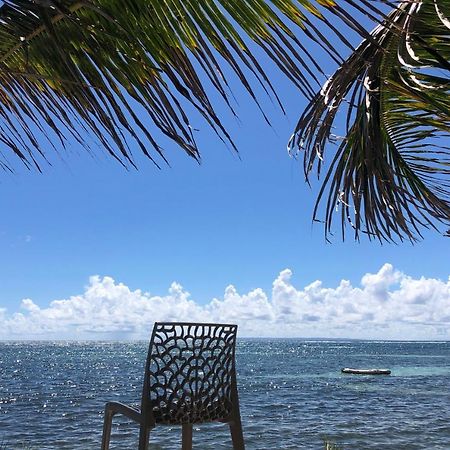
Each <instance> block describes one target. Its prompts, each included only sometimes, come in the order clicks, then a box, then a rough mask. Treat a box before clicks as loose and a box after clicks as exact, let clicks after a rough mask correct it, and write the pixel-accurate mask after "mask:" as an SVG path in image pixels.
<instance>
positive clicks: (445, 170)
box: [291, 0, 450, 241]
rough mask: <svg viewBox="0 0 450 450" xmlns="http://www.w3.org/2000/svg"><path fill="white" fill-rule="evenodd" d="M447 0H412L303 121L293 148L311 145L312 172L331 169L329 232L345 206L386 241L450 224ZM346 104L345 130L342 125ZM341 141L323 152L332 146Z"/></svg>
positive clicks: (324, 192) (351, 220) (324, 195)
mask: <svg viewBox="0 0 450 450" xmlns="http://www.w3.org/2000/svg"><path fill="white" fill-rule="evenodd" d="M449 6H450V5H449V3H448V2H446V1H444V0H424V1H418V2H409V1H408V2H403V3H402V4H400V5H399V6H398V8H396V9H394V10H393V12H392V13H391V14H390V16H389V18H387V19H386V21H385V22H384V24H383V25H381V26H378V27H377V28H376V29H375V30H374V32H373V33H372V39H366V40H365V41H364V42H363V43H362V44H361V45H360V46H359V47H358V48H357V49H356V50H355V51H354V52H353V54H352V55H351V56H350V57H349V58H348V59H347V60H346V61H345V62H344V63H343V64H342V66H341V67H340V68H339V69H338V70H337V72H336V73H335V74H334V75H333V76H332V77H331V78H330V79H329V80H328V82H327V83H326V84H325V85H324V86H323V88H322V90H321V91H320V92H319V93H318V94H316V95H315V97H314V98H313V99H312V100H311V102H310V104H309V106H308V107H307V109H306V110H305V112H304V114H303V115H302V117H301V118H300V120H299V123H298V125H297V128H296V131H295V134H294V137H293V139H292V143H291V144H292V147H296V148H297V151H300V150H305V154H304V171H305V175H306V177H307V178H309V177H310V174H311V171H312V170H313V168H314V167H317V169H318V175H320V173H321V170H322V169H323V168H324V167H325V169H326V175H325V179H324V182H323V184H322V187H321V189H320V192H319V197H318V199H317V203H316V207H315V210H314V218H315V219H316V220H319V213H320V211H322V209H321V205H322V204H323V203H324V219H323V221H324V223H325V233H326V235H327V236H328V235H329V234H330V233H331V232H332V223H333V221H334V217H335V215H336V214H339V217H340V223H341V232H342V237H344V235H345V230H346V227H347V226H348V224H350V225H351V227H352V229H353V230H354V233H355V238H356V239H358V238H359V237H360V234H361V233H364V234H367V236H368V237H369V238H374V237H375V238H377V239H379V240H381V241H383V240H388V241H393V240H395V239H396V238H400V239H401V240H402V239H405V238H406V239H409V240H411V241H414V240H416V239H418V238H420V237H421V236H422V235H421V230H422V229H423V227H427V228H428V227H433V228H436V227H437V224H438V223H439V222H441V223H444V224H447V225H448V224H449V223H450V190H449V187H450V180H449V175H450V148H449V139H448V138H449V136H450V96H449V90H450V64H449V61H450V38H449V26H450V22H449V20H448V19H447V18H448V17H450V14H449V12H450V8H449ZM345 110H347V111H346V115H347V121H346V131H345V137H344V138H337V137H336V135H335V134H334V133H333V131H334V126H339V124H338V123H337V122H338V120H339V119H340V118H341V117H342V116H341V115H339V114H338V113H340V114H342V113H343V112H344V111H345ZM330 141H333V142H334V144H336V145H337V150H336V154H335V156H334V158H333V159H332V161H331V162H330V163H329V164H326V163H325V161H324V158H325V148H326V147H327V145H328V144H329V143H330Z"/></svg>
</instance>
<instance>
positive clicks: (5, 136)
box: [0, 0, 382, 170]
mask: <svg viewBox="0 0 450 450" xmlns="http://www.w3.org/2000/svg"><path fill="white" fill-rule="evenodd" d="M345 3H347V5H346V7H343V6H340V5H338V4H336V3H335V2H334V1H332V0H298V1H295V0H272V1H271V2H270V3H268V2H266V1H264V0H220V1H214V0H203V1H200V2H199V1H198V0H192V1H191V0H95V1H94V0H79V1H71V0H7V1H5V2H4V4H3V6H2V7H1V8H0V86H1V90H0V142H1V143H2V144H3V148H2V149H0V151H1V153H0V155H1V156H2V157H1V159H0V165H1V166H2V167H3V168H4V169H8V170H12V167H13V166H12V165H11V163H10V158H9V157H8V155H9V154H11V151H12V153H13V154H15V155H17V156H18V157H19V158H20V159H21V160H22V161H23V163H24V164H25V165H26V166H27V167H37V168H38V169H40V167H41V164H42V161H45V160H47V154H48V152H47V150H46V148H47V147H48V146H49V145H50V146H54V147H55V149H56V150H58V149H59V148H60V146H65V145H67V139H68V138H72V139H75V140H76V141H78V142H79V143H80V144H82V145H84V146H85V147H86V148H87V149H88V150H92V148H93V147H92V145H90V138H94V139H95V140H97V142H99V143H100V144H101V146H102V147H104V148H106V150H107V151H108V152H109V153H110V154H111V155H112V156H113V157H114V158H116V159H117V160H118V161H120V162H121V163H122V164H124V165H129V164H132V165H134V162H133V156H132V153H131V150H130V147H132V146H135V144H137V146H138V147H139V148H140V149H141V150H142V152H143V153H144V154H145V155H146V156H148V157H149V158H150V159H152V160H153V161H154V162H155V164H160V161H161V160H163V161H166V157H165V153H164V151H163V149H162V146H161V144H160V142H161V133H162V134H163V135H165V136H167V137H169V138H170V139H171V140H173V141H174V142H175V143H176V144H178V145H179V146H180V147H181V148H182V149H183V150H184V151H185V152H186V153H187V154H188V155H190V156H192V157H193V158H195V159H199V157H200V155H199V150H198V148H197V145H196V142H195V138H194V134H193V132H192V129H193V128H194V127H193V125H192V122H191V119H190V117H191V114H188V113H187V111H191V110H192V109H194V110H196V111H197V113H198V114H199V115H200V116H202V117H203V118H204V120H205V121H206V122H207V123H208V124H209V125H210V126H211V127H212V129H213V130H214V131H215V132H216V133H217V136H218V137H219V138H220V139H221V140H223V141H224V142H228V143H229V144H231V145H232V146H233V147H234V145H233V142H232V139H231V137H230V136H229V134H228V132H227V130H226V129H225V128H224V127H223V126H222V124H221V120H220V117H218V115H217V114H216V110H215V107H214V106H213V105H212V103H211V101H210V100H209V96H208V94H207V90H206V89H205V87H204V83H205V79H208V84H210V85H211V86H212V87H213V89H215V90H216V91H217V92H218V93H219V95H220V96H221V98H222V99H223V101H224V102H225V103H226V104H227V105H228V106H229V108H230V109H231V111H232V112H233V113H234V111H233V108H232V103H231V101H230V92H229V87H228V81H227V78H226V76H225V74H224V73H225V71H224V70H223V67H224V65H227V66H228V67H229V68H231V70H232V71H233V72H234V73H235V74H236V76H237V77H238V79H239V80H240V81H241V83H242V84H243V85H244V87H245V89H246V90H247V91H248V93H249V94H250V96H251V97H252V98H253V99H254V100H255V101H256V102H258V99H257V97H256V94H255V86H256V85H259V86H262V87H263V89H264V90H265V91H266V92H267V93H268V94H269V95H271V96H272V97H274V98H275V99H276V100H278V98H277V96H276V93H275V91H274V89H273V86H272V84H271V81H270V79H269V77H268V76H267V74H266V73H265V71H264V69H263V68H262V67H261V66H260V64H259V63H258V60H257V59H256V58H255V57H254V55H253V52H252V49H251V48H249V45H248V41H249V39H250V40H252V41H254V42H255V43H256V44H257V45H259V46H260V47H261V48H262V49H263V50H264V51H265V52H266V53H267V55H268V56H269V57H270V58H272V60H273V61H274V62H275V64H276V65H277V66H278V68H279V69H280V70H281V71H282V72H283V73H284V74H285V75H286V76H287V77H288V78H289V79H290V80H291V81H292V82H293V83H294V84H295V85H296V86H297V87H298V89H299V91H300V92H301V93H302V94H303V95H304V96H306V97H307V98H312V97H313V95H314V90H315V85H316V83H319V80H318V77H319V76H320V75H321V70H320V67H319V65H318V64H317V63H316V62H315V59H314V57H313V56H312V55H311V54H310V53H309V52H308V50H307V49H306V47H305V45H304V44H303V43H302V41H301V39H299V38H298V37H297V36H296V34H295V33H294V32H293V31H292V30H291V28H292V27H293V26H294V27H296V28H297V29H298V30H302V31H303V33H304V34H303V35H304V36H305V37H306V38H307V39H308V40H313V41H315V42H317V43H319V44H320V45H321V46H322V48H323V49H325V50H326V51H327V52H328V53H329V54H330V56H332V57H333V58H334V59H335V60H336V61H339V55H338V54H337V52H336V51H335V50H334V45H333V44H332V43H331V42H329V41H328V40H327V39H326V38H325V37H324V35H323V34H322V33H321V31H320V30H319V28H318V27H317V26H316V25H315V24H316V23H317V22H322V23H323V24H325V25H326V24H327V23H328V22H327V19H326V18H325V16H324V15H323V14H322V12H321V11H322V10H323V9H324V8H325V9H327V10H328V11H330V12H331V14H333V15H334V16H335V17H338V18H339V20H343V21H345V23H346V24H347V25H348V26H350V27H351V28H353V30H354V31H356V32H358V33H360V34H362V35H363V36H366V35H367V32H366V31H365V30H364V29H362V28H361V27H360V26H359V24H358V23H357V21H356V20H353V22H352V21H350V20H349V19H348V17H346V16H347V15H348V13H347V12H346V8H349V7H351V6H349V5H351V4H352V3H353V2H352V1H350V0H346V2H345ZM362 4H367V5H369V4H370V5H371V3H370V2H369V1H366V0H364V1H363V2H362ZM368 11H369V12H368V14H369V16H373V15H374V14H378V16H380V15H381V14H382V12H381V11H379V10H378V9H377V8H374V7H373V5H371V7H370V8H369V9H368ZM337 35H338V36H340V37H341V38H342V39H343V40H344V41H345V38H344V37H343V35H340V34H339V33H337ZM200 72H202V73H203V75H201V74H200ZM187 105H190V106H187ZM136 106H139V108H140V109H139V110H143V111H144V112H145V114H141V113H139V115H138V114H137V113H136V111H137V110H138V109H137V108H136ZM280 106H281V104H280ZM264 117H265V116H264ZM86 136H89V138H87V137H86ZM55 138H56V139H55ZM133 141H134V143H135V144H130V145H129V144H128V142H133Z"/></svg>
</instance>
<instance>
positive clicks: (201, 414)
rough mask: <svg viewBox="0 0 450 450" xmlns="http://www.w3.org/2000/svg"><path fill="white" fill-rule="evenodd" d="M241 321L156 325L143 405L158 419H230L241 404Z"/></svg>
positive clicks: (160, 421)
mask: <svg viewBox="0 0 450 450" xmlns="http://www.w3.org/2000/svg"><path fill="white" fill-rule="evenodd" d="M236 333H237V325H224V324H204V323H185V322H179V323H173V322H167V323H161V322H157V323H155V326H154V328H153V333H152V337H151V340H150V346H149V352H148V357H147V364H146V369H145V381H144V390H143V397H142V408H143V410H147V411H148V415H149V416H150V417H149V420H151V421H153V422H154V423H169V424H182V423H199V422H210V421H216V420H226V419H227V418H229V417H230V416H231V414H232V411H233V402H237V393H236V392H237V391H236V372H235V346H236Z"/></svg>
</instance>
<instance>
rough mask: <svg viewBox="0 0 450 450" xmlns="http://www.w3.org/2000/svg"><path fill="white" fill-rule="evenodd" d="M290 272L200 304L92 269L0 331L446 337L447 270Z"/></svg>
mask: <svg viewBox="0 0 450 450" xmlns="http://www.w3.org/2000/svg"><path fill="white" fill-rule="evenodd" d="M292 277H293V274H292V271H291V270H289V269H285V270H283V271H282V272H280V274H279V275H278V277H277V278H276V279H275V280H274V281H273V284H272V291H271V292H270V294H268V293H266V292H264V290H263V289H260V288H257V289H254V290H252V291H250V292H248V293H244V294H241V293H239V292H238V290H237V289H236V288H235V287H234V286H233V285H229V286H227V287H226V288H225V291H224V293H223V296H221V297H217V298H214V299H212V300H211V301H210V302H209V303H207V304H203V305H202V304H199V303H198V302H196V301H195V300H194V299H192V298H191V295H190V294H189V292H188V291H187V290H185V289H184V288H183V287H182V286H181V285H180V284H178V283H176V282H174V283H172V285H171V286H170V287H169V289H168V292H167V294H165V295H152V294H150V293H148V292H144V291H141V290H139V289H137V290H134V291H133V290H131V289H130V288H129V287H128V286H126V285H125V284H123V283H118V282H116V281H114V280H113V279H112V278H111V277H107V276H105V277H103V278H101V277H99V276H92V277H91V278H90V280H89V284H88V286H87V287H86V288H85V290H84V293H82V294H80V295H75V296H72V297H70V298H67V299H62V300H54V301H52V302H51V303H50V304H49V305H48V306H47V307H40V306H39V305H37V304H36V303H34V302H33V300H31V299H28V298H27V299H24V300H22V303H21V307H20V311H18V312H15V313H13V314H8V313H7V311H6V310H5V309H4V308H0V338H1V339H23V338H26V339H66V338H93V339H102V338H131V339H134V338H147V337H148V334H149V331H150V329H151V327H152V323H153V322H154V321H193V322H228V323H238V324H239V326H240V334H241V336H267V337H290V336H292V337H294V336H295V337H310V338H319V337H326V338H368V339H371V338H377V339H450V277H449V279H448V280H447V281H442V280H439V279H434V278H424V277H422V278H419V279H414V278H412V277H410V276H408V275H406V274H404V273H402V272H400V271H398V270H395V269H394V268H393V267H392V265H390V264H385V265H384V266H383V267H381V269H380V270H379V271H378V272H377V273H367V274H365V275H364V276H363V277H362V279H361V283H360V285H359V286H353V285H352V284H351V283H350V282H349V281H347V280H342V281H341V282H340V283H339V284H338V285H337V286H335V287H326V286H324V285H323V283H322V282H321V281H320V280H316V281H314V282H312V283H310V284H308V285H307V286H304V287H302V288H299V287H296V286H294V284H293V281H292Z"/></svg>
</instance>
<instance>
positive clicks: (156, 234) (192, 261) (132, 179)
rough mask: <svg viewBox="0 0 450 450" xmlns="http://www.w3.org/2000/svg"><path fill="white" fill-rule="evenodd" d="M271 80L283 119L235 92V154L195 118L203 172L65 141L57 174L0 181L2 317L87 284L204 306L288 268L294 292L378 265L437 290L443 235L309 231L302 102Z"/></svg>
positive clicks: (173, 152)
mask: <svg viewBox="0 0 450 450" xmlns="http://www.w3.org/2000/svg"><path fill="white" fill-rule="evenodd" d="M270 73H271V80H272V82H273V84H274V85H275V86H276V88H277V89H278V91H279V92H280V93H281V97H282V99H283V101H284V104H285V106H286V110H287V115H286V116H283V115H282V114H281V112H280V111H279V109H277V108H275V107H274V106H273V105H272V104H271V103H270V102H269V101H267V100H263V106H264V108H265V110H266V112H268V114H269V117H270V118H271V120H272V125H273V126H272V128H270V127H268V126H267V125H266V124H265V123H264V121H263V119H262V117H261V115H260V113H259V112H258V109H257V108H256V106H255V104H254V103H253V102H252V101H251V99H250V98H249V97H248V96H247V95H246V94H245V93H244V92H243V90H242V88H240V87H239V86H238V85H235V86H234V87H233V89H234V92H235V94H236V97H237V98H238V99H239V106H238V108H237V112H238V114H239V118H240V122H238V121H236V120H235V119H233V118H232V117H231V115H230V114H228V113H226V111H225V110H222V112H223V114H222V117H223V118H224V125H225V126H226V127H228V128H229V129H230V130H231V134H232V136H233V138H234V140H235V142H236V144H237V146H238V148H239V150H240V153H239V157H238V156H237V155H236V154H234V153H233V152H232V151H230V150H229V149H227V148H226V147H225V146H224V145H223V144H221V143H220V142H218V140H217V139H216V137H215V136H214V135H213V133H211V132H210V130H208V129H207V127H206V125H205V124H203V123H200V124H199V126H198V128H199V131H197V132H196V136H197V139H198V142H199V145H200V148H201V150H202V155H203V161H202V164H201V165H198V164H197V163H196V162H194V161H193V160H192V159H189V158H188V157H187V156H185V155H184V154H182V153H181V152H180V151H177V149H176V147H175V144H170V143H166V145H165V148H166V149H167V155H168V157H169V160H170V163H171V165H172V167H171V168H166V167H164V168H163V170H158V169H157V168H156V167H155V166H153V165H152V163H151V162H150V161H148V160H146V159H144V158H143V157H141V156H140V155H138V150H137V149H135V151H136V159H137V161H138V163H139V171H136V170H134V169H130V170H129V171H126V170H124V169H123V168H122V167H121V166H119V165H118V164H117V163H116V162H114V161H113V160H110V159H108V158H107V157H106V156H104V155H103V154H102V153H97V156H96V157H95V158H92V157H91V156H90V155H88V154H87V153H85V152H83V151H82V150H80V149H78V148H77V147H76V146H73V147H72V148H71V149H70V150H69V152H68V153H65V154H62V158H59V157H58V156H56V155H53V154H52V150H51V149H49V150H48V152H49V154H50V155H51V161H52V166H51V167H44V173H43V174H39V173H36V172H28V171H27V170H25V169H24V168H22V167H20V166H19V165H18V164H16V165H15V168H16V170H17V171H16V173H15V174H13V175H10V174H7V173H2V174H1V177H0V209H1V211H2V214H1V217H0V248H1V257H0V286H1V288H0V308H3V309H5V310H6V311H4V314H6V315H7V317H11V315H12V314H14V313H15V312H17V311H20V310H21V301H22V299H25V298H27V299H32V301H33V302H34V304H36V305H39V307H40V308H46V307H48V306H49V305H50V302H52V301H53V300H57V299H67V298H69V297H70V296H72V295H77V294H81V293H82V292H83V291H84V290H85V286H86V285H88V283H89V277H90V276H92V275H99V276H100V277H104V276H108V277H112V278H113V279H114V280H115V281H116V282H122V283H124V284H125V285H126V286H128V287H129V289H130V290H135V289H142V290H143V291H148V292H150V293H151V294H155V295H156V294H158V295H162V294H163V293H165V292H166V291H167V289H168V287H169V286H170V284H171V283H172V282H173V281H176V282H177V283H180V284H181V285H182V286H183V287H184V288H185V289H186V290H188V291H189V292H190V294H191V296H192V298H193V299H194V300H195V302H196V304H198V305H205V304H208V303H209V302H210V301H211V300H212V299H213V298H214V297H220V296H223V293H224V289H225V288H226V286H228V285H230V284H232V285H233V286H235V287H236V289H238V290H239V291H240V292H250V291H252V290H254V289H257V288H261V289H262V290H263V291H264V292H269V291H270V290H271V289H272V283H273V282H274V280H275V279H276V278H277V276H278V274H279V273H280V272H281V271H283V270H284V269H290V270H291V271H292V272H293V276H292V278H293V280H294V282H295V284H296V285H297V286H306V285H309V284H310V283H312V282H314V281H315V280H321V282H322V284H323V285H324V286H329V287H336V286H338V285H339V283H340V281H341V280H342V279H346V280H349V281H350V282H351V283H352V284H353V285H358V283H360V280H361V278H362V277H363V276H364V275H365V274H367V273H372V274H374V273H377V272H378V271H379V270H380V268H381V267H382V266H383V265H384V264H385V263H390V264H392V265H393V267H394V268H395V270H399V271H401V273H403V274H406V275H405V276H407V277H411V278H413V279H420V278H421V277H425V278H427V279H436V280H443V282H445V280H447V279H448V276H449V266H450V265H449V257H448V255H449V254H450V253H449V249H450V240H449V239H446V238H443V237H441V236H440V235H439V234H437V233H435V232H430V233H425V235H424V236H425V240H424V241H423V242H419V243H418V244H416V245H414V246H412V245H411V244H409V243H403V244H399V245H392V244H386V245H383V246H381V245H380V244H378V243H377V242H372V243H370V242H367V241H363V242H361V243H355V242H353V240H352V236H351V234H350V233H349V235H348V237H347V240H346V242H345V243H342V242H341V240H340V236H339V230H338V229H337V230H336V231H337V233H336V237H335V239H334V243H333V244H327V243H326V242H325V239H324V236H323V228H322V226H321V225H320V224H315V225H312V223H311V214H312V206H313V201H314V197H315V194H316V193H317V188H318V184H317V183H316V184H315V185H314V186H313V189H310V188H309V187H308V186H307V185H306V184H305V183H304V180H303V176H302V167H301V162H300V161H295V160H292V159H291V158H289V157H288V154H287V151H286V143H287V141H288V139H289V136H290V135H291V133H292V130H293V128H294V126H295V122H296V120H297V118H298V117H299V115H300V113H301V111H302V108H303V107H304V106H305V102H304V100H303V99H302V98H301V95H300V94H299V93H298V92H297V91H295V90H294V89H293V88H292V87H291V86H290V85H289V82H288V81H287V80H286V79H285V78H283V77H282V76H281V75H280V74H279V73H278V72H277V71H276V70H275V69H273V68H271V69H270ZM219 110H220V108H219ZM329 154H332V149H330V153H329ZM445 292H447V291H445ZM445 295H446V294H445ZM444 300H445V299H444ZM22 306H23V305H22ZM411 333H412V332H410V334H411ZM424 333H425V334H426V332H424ZM408 336H409V335H408ZM369 337H370V336H369ZM410 337H412V336H410Z"/></svg>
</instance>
